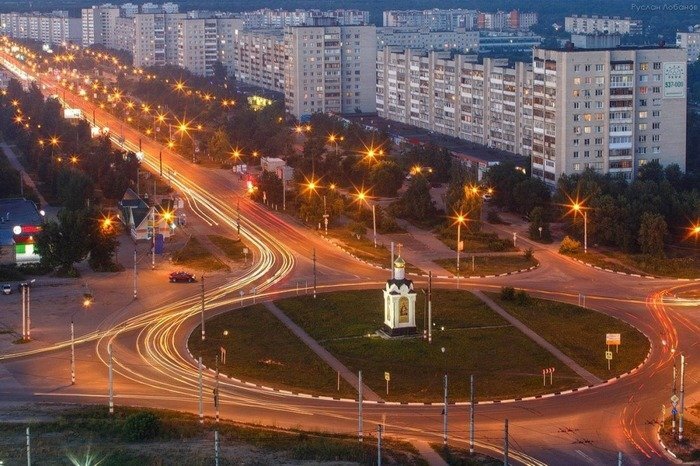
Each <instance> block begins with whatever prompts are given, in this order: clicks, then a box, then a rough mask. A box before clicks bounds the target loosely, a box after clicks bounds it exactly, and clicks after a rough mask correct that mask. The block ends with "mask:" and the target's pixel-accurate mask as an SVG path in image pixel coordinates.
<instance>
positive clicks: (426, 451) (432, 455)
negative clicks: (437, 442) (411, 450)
mask: <svg viewBox="0 0 700 466" xmlns="http://www.w3.org/2000/svg"><path fill="white" fill-rule="evenodd" d="M411 443H412V444H413V446H414V447H416V450H418V453H420V456H422V457H423V459H424V460H425V461H427V462H428V464H429V465H430V466H448V465H447V462H446V461H445V460H444V459H442V456H440V454H439V453H438V452H436V451H435V450H433V447H431V446H430V444H429V443H428V442H426V441H425V440H412V441H411Z"/></svg>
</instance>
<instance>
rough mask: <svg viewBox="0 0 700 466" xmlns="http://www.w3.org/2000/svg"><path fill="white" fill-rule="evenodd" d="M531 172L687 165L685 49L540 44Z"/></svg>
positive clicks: (552, 176)
mask: <svg viewBox="0 0 700 466" xmlns="http://www.w3.org/2000/svg"><path fill="white" fill-rule="evenodd" d="M533 73H534V75H533V145H532V172H533V175H534V176H539V177H542V178H543V179H544V180H545V181H547V182H549V183H554V182H555V181H556V179H557V178H559V176H561V175H562V174H564V173H580V172H581V171H582V170H584V169H586V168H593V169H595V170H597V171H599V172H602V173H616V174H618V175H619V176H621V177H623V178H625V179H631V178H633V177H634V174H635V171H636V170H637V168H638V167H639V166H641V165H643V164H644V163H646V162H648V161H650V160H654V159H658V160H659V161H660V162H661V164H663V165H668V164H674V163H675V164H678V165H679V166H680V167H681V169H682V170H685V155H686V154H685V136H686V112H685V108H686V99H687V97H686V86H687V82H686V74H687V64H686V57H685V51H684V50H682V49H678V48H664V47H640V48H625V47H619V48H616V49H593V50H586V49H572V50H557V49H546V48H537V49H535V52H534V62H533Z"/></svg>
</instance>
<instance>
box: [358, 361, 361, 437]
mask: <svg viewBox="0 0 700 466" xmlns="http://www.w3.org/2000/svg"><path fill="white" fill-rule="evenodd" d="M357 438H358V440H359V441H360V442H362V371H359V372H358V373H357Z"/></svg>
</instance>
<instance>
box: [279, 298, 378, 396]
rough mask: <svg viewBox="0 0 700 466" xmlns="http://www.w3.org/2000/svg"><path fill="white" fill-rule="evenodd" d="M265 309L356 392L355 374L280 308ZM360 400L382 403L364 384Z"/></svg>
mask: <svg viewBox="0 0 700 466" xmlns="http://www.w3.org/2000/svg"><path fill="white" fill-rule="evenodd" d="M265 307H266V308H267V310H268V311H270V312H271V313H272V315H274V316H275V317H277V318H278V319H279V320H280V322H282V324H284V326H285V327H287V328H288V329H289V330H291V331H292V333H293V334H294V335H296V336H297V338H299V339H300V340H301V341H302V342H304V343H305V344H306V346H308V347H309V348H310V349H311V351H313V352H314V353H316V354H317V355H318V357H320V358H321V359H323V361H324V362H325V363H326V364H328V365H329V366H331V367H332V368H333V370H335V371H336V372H338V373H339V374H340V376H341V377H342V378H343V379H344V380H345V381H346V382H347V383H349V384H350V385H352V386H353V387H354V388H355V390H357V387H358V383H359V380H358V378H357V374H355V373H353V372H351V371H350V369H348V368H347V367H345V365H344V364H343V363H342V362H340V361H338V360H337V359H336V358H335V356H333V355H332V354H331V353H329V352H328V351H327V350H326V349H325V348H324V347H323V346H321V345H320V344H319V343H318V342H317V341H316V340H314V339H313V338H311V335H309V334H308V333H306V332H305V331H304V329H302V328H301V327H299V326H298V325H297V324H295V323H294V322H293V321H292V319H290V318H289V317H288V316H287V314H285V313H284V312H283V311H282V310H281V309H280V308H278V307H277V306H275V304H274V303H273V302H266V303H265ZM362 395H363V396H362V398H363V399H364V400H369V401H383V400H382V398H381V397H380V396H379V395H377V394H376V393H375V392H374V391H372V389H370V388H369V387H368V386H367V385H365V384H364V383H363V384H362Z"/></svg>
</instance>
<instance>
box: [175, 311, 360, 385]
mask: <svg viewBox="0 0 700 466" xmlns="http://www.w3.org/2000/svg"><path fill="white" fill-rule="evenodd" d="M205 330H206V335H207V339H206V341H204V342H203V341H202V339H201V327H197V328H196V329H195V330H194V332H192V335H190V338H189V341H188V346H189V349H190V351H191V352H192V354H193V355H194V356H195V357H198V356H199V355H201V356H202V360H203V361H204V364H205V365H206V366H208V367H212V368H213V367H214V364H215V357H216V356H217V355H218V354H219V348H220V347H224V348H225V349H226V351H227V355H226V364H220V366H219V367H220V370H221V372H222V373H223V374H228V375H231V376H232V377H236V378H239V379H242V380H245V381H248V382H255V383H259V384H264V385H273V386H275V387H276V388H282V389H286V390H293V391H301V392H304V393H309V392H310V393H313V394H327V395H333V396H342V397H352V396H353V394H354V389H353V388H352V387H351V386H350V385H348V384H347V383H346V382H345V381H344V380H342V379H341V381H340V391H338V389H337V374H336V372H335V371H333V370H332V369H331V368H330V367H329V366H328V365H326V363H325V362H323V361H322V360H321V359H320V358H318V356H316V354H315V353H314V352H313V351H311V350H310V349H309V348H308V347H307V346H306V345H305V344H304V343H303V342H301V341H300V340H299V339H298V338H297V337H296V336H295V335H294V334H293V333H292V332H290V331H289V330H288V329H287V328H286V327H285V326H284V325H282V323H281V322H280V321H279V320H278V319H277V318H276V317H275V316H273V315H272V314H270V312H269V311H268V310H267V309H266V308H265V307H264V306H263V305H254V306H251V307H246V308H243V309H238V310H234V311H231V312H229V313H226V314H221V315H219V316H216V317H214V318H212V319H210V320H207V321H206V323H205ZM225 331H227V332H228V335H224V332H225Z"/></svg>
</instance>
